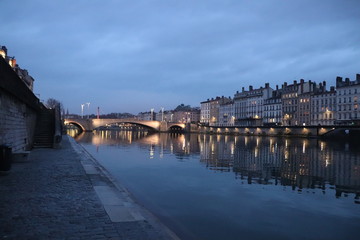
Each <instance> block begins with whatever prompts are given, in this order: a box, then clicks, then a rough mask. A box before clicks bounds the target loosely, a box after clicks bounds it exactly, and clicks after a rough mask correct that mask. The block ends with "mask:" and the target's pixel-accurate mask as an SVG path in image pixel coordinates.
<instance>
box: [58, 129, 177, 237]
mask: <svg viewBox="0 0 360 240" xmlns="http://www.w3.org/2000/svg"><path fill="white" fill-rule="evenodd" d="M64 137H68V139H69V142H70V144H71V146H72V148H73V149H74V151H75V152H76V153H77V154H78V155H79V156H80V159H81V164H82V166H83V168H84V170H85V172H87V170H88V169H86V167H88V166H89V164H91V165H92V166H93V168H94V169H97V170H99V171H100V173H99V174H101V175H102V176H103V177H105V178H107V179H108V180H109V182H110V183H111V184H108V185H109V186H108V187H110V188H111V189H112V190H114V191H116V194H118V195H121V196H122V197H124V198H126V200H127V201H129V202H130V204H131V208H132V209H134V210H135V212H136V215H138V213H139V214H140V218H139V219H142V218H141V217H143V219H144V221H147V222H148V223H149V224H150V225H152V226H153V227H154V229H156V230H157V231H158V232H159V233H160V234H161V235H163V236H164V238H165V239H172V240H180V238H179V237H178V236H177V235H176V234H175V233H174V232H173V231H172V230H171V229H169V228H168V227H167V226H166V225H165V224H163V223H162V222H161V221H160V220H159V219H158V218H157V217H156V216H155V215H154V214H153V213H151V212H150V211H149V210H147V209H146V208H145V207H144V206H142V205H141V204H139V203H138V202H136V201H135V198H134V197H133V196H132V194H131V192H129V191H128V190H127V189H126V188H125V187H124V186H123V185H121V183H119V182H118V181H117V180H116V179H115V178H114V177H113V176H112V175H111V174H110V173H109V172H108V171H107V169H106V168H104V167H103V166H102V165H101V164H100V163H99V162H98V160H97V159H96V158H94V157H93V156H92V155H91V154H90V153H89V152H88V151H87V150H86V149H85V148H84V147H83V146H82V145H81V144H79V143H77V142H76V141H75V139H74V138H72V137H71V136H69V135H65V136H64ZM85 165H86V166H85ZM88 172H89V170H88ZM87 174H89V173H87ZM90 174H91V172H90ZM111 185H112V186H111ZM93 187H94V189H95V188H96V186H94V185H93ZM95 192H96V191H95ZM97 194H98V192H97ZM98 197H99V198H100V200H101V197H100V196H99V195H98ZM103 206H104V208H105V209H106V206H105V204H104V203H103ZM109 217H110V218H111V216H110V215H109Z"/></svg>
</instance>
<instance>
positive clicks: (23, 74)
mask: <svg viewBox="0 0 360 240" xmlns="http://www.w3.org/2000/svg"><path fill="white" fill-rule="evenodd" d="M0 57H2V58H4V59H5V61H6V62H7V63H8V64H9V65H10V67H11V68H12V69H13V70H14V71H15V72H16V74H17V75H18V76H19V78H20V79H21V80H22V81H23V82H24V83H25V85H26V86H27V87H28V88H29V89H30V90H31V91H33V90H34V78H32V77H31V76H30V75H29V72H28V71H27V70H26V69H22V68H20V67H19V65H18V64H16V59H15V57H10V56H8V52H7V48H6V47H5V46H0Z"/></svg>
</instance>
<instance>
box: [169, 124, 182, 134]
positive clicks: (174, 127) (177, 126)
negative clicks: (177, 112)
mask: <svg viewBox="0 0 360 240" xmlns="http://www.w3.org/2000/svg"><path fill="white" fill-rule="evenodd" d="M167 130H168V131H170V132H173V131H175V132H180V131H181V132H182V131H184V130H185V124H184V123H172V124H170V125H169V126H168V129H167Z"/></svg>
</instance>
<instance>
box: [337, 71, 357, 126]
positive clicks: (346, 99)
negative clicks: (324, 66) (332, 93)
mask: <svg viewBox="0 0 360 240" xmlns="http://www.w3.org/2000/svg"><path fill="white" fill-rule="evenodd" d="M336 98H337V121H336V123H337V124H352V123H355V124H360V109H359V101H360V74H356V80H354V81H350V79H349V78H346V79H345V81H343V80H342V78H341V77H337V78H336Z"/></svg>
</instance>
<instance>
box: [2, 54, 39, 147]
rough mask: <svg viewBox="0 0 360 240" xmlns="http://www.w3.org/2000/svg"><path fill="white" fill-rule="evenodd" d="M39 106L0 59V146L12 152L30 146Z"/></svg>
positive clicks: (32, 94) (28, 90)
mask: <svg viewBox="0 0 360 240" xmlns="http://www.w3.org/2000/svg"><path fill="white" fill-rule="evenodd" d="M42 106H43V105H42V104H41V103H40V102H39V99H38V98H37V97H36V96H35V95H34V93H33V92H32V91H31V90H30V89H29V88H28V87H27V86H26V85H25V83H24V82H23V81H22V80H21V79H20V78H19V76H18V75H17V74H16V73H15V72H14V70H13V69H12V68H11V67H10V65H9V64H8V63H7V62H5V60H4V59H3V58H2V57H0V145H6V146H8V147H10V148H12V152H13V153H18V152H22V151H24V150H28V149H30V148H31V147H32V144H33V141H34V132H35V125H36V117H37V114H38V113H39V112H40V111H41V108H42Z"/></svg>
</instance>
